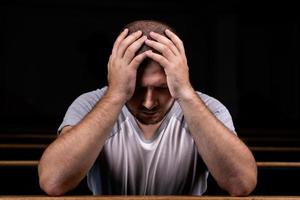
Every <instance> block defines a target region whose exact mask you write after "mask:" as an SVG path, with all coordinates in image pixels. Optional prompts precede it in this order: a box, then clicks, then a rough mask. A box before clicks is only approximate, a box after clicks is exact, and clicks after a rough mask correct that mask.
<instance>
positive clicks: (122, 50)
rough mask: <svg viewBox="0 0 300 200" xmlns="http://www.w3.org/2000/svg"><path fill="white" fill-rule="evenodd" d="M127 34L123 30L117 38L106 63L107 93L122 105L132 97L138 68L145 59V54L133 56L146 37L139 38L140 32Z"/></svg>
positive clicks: (126, 30) (126, 31)
mask: <svg viewBox="0 0 300 200" xmlns="http://www.w3.org/2000/svg"><path fill="white" fill-rule="evenodd" d="M127 34H128V29H125V30H124V31H123V32H122V33H121V34H120V35H119V36H118V38H117V39H116V41H115V43H114V46H113V49H112V53H111V55H110V57H109V62H108V93H110V94H112V95H113V96H114V97H116V98H119V99H120V100H121V101H122V102H123V103H126V101H128V100H129V99H130V98H131V97H132V95H133V93H134V90H135V84H136V74H137V69H138V66H139V65H140V64H141V62H142V61H143V60H144V58H145V57H146V52H144V53H141V54H139V55H137V56H135V54H136V52H137V50H138V49H139V48H140V47H141V46H142V45H143V43H144V42H145V40H146V39H147V37H146V36H142V37H141V35H142V32H141V31H137V32H134V33H132V34H130V35H129V36H127ZM126 36H127V37H126Z"/></svg>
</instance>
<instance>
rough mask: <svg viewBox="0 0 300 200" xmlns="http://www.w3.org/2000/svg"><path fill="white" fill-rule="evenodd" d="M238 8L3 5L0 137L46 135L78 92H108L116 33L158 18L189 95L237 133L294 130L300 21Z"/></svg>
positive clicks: (276, 10)
mask: <svg viewBox="0 0 300 200" xmlns="http://www.w3.org/2000/svg"><path fill="white" fill-rule="evenodd" d="M242 2H243V1H241V2H240V1H236V0H231V1H226V2H225V1H224V2H210V3H208V2H196V1H190V0H187V1H171V0H169V1H166V0H165V1H137V0H136V1H135V0H130V1H121V0H120V1H116V0H111V1H98V0H82V1H79V0H77V1H71V0H61V1H52V0H51V1H50V0H44V1H39V0H31V1H1V3H0V5H1V7H0V30H1V31H0V66H1V68H0V94H1V98H0V123H1V124H0V129H1V130H25V129H26V130H35V129H39V130H51V131H54V132H55V130H56V128H57V127H58V126H59V124H60V122H61V120H62V118H63V116H64V113H65V111H66V109H67V107H68V106H69V105H70V104H71V102H72V101H73V100H74V99H75V98H76V97H77V96H79V95H80V94H82V93H83V92H88V91H91V90H94V89H96V88H99V87H102V86H104V85H106V72H107V69H106V65H107V64H106V63H107V60H108V56H109V54H110V51H111V47H112V44H113V42H114V40H115V38H116V37H117V34H118V33H119V31H120V29H121V28H122V27H123V26H124V25H125V24H127V23H128V22H131V21H133V20H137V19H158V20H162V21H165V22H167V23H169V24H171V25H172V26H173V27H175V28H176V29H177V30H178V32H179V33H180V34H181V35H180V36H181V38H182V40H183V41H184V43H185V48H186V52H187V57H188V62H189V66H190V78H191V81H192V83H193V85H194V87H195V89H197V90H199V91H202V92H204V93H207V94H209V95H211V96H214V97H216V98H217V99H219V100H220V101H221V102H222V103H223V104H224V105H225V106H227V108H228V109H229V111H230V112H231V114H232V116H233V119H234V123H235V126H236V128H237V129H257V128H260V129H261V128H263V129H293V130H294V129H299V128H298V127H299V126H298V124H299V119H300V117H299V113H300V106H299V100H300V99H299V75H300V74H299V55H300V54H299V53H300V47H299V33H300V30H299V12H297V9H296V7H295V5H293V4H289V3H288V2H286V3H285V4H274V3H273V4H272V5H270V4H269V3H267V2H265V4H263V3H262V2H258V1H257V2H255V1H252V3H251V4H250V3H242Z"/></svg>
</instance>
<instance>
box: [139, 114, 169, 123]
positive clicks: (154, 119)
mask: <svg viewBox="0 0 300 200" xmlns="http://www.w3.org/2000/svg"><path fill="white" fill-rule="evenodd" d="M162 119H163V117H160V116H159V117H158V116H149V117H147V116H137V120H138V121H139V122H140V123H141V124H144V125H153V124H157V123H159V122H161V121H162Z"/></svg>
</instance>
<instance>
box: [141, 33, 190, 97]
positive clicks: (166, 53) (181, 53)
mask: <svg viewBox="0 0 300 200" xmlns="http://www.w3.org/2000/svg"><path fill="white" fill-rule="evenodd" d="M165 33H166V35H167V36H168V38H167V37H165V36H162V35H160V34H158V33H155V32H151V33H150V36H151V38H152V39H153V40H150V39H147V40H146V41H145V43H146V44H147V45H148V46H149V47H152V48H153V49H155V50H156V51H158V52H159V53H161V54H158V53H154V52H153V51H148V52H147V53H146V55H147V56H148V57H149V58H151V59H153V60H154V61H156V62H158V63H159V64H160V65H161V66H162V67H163V68H164V71H165V73H166V76H167V83H168V87H169V91H170V93H171V95H172V97H173V98H175V99H176V100H180V99H184V98H188V97H189V95H190V94H191V93H194V89H193V88H192V86H191V84H190V81H189V68H188V64H187V59H186V55H185V50H184V46H183V42H182V41H181V40H180V39H179V37H178V36H177V35H175V34H174V33H173V32H171V31H170V30H168V29H167V30H166V31H165Z"/></svg>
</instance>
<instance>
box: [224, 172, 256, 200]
mask: <svg viewBox="0 0 300 200" xmlns="http://www.w3.org/2000/svg"><path fill="white" fill-rule="evenodd" d="M256 183H257V176H256V175H255V176H252V177H247V178H238V179H237V180H235V181H234V183H232V184H231V187H229V188H228V192H229V194H230V195H231V196H239V197H240V196H248V195H249V194H250V193H251V192H252V191H253V190H254V189H255V187H256Z"/></svg>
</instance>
